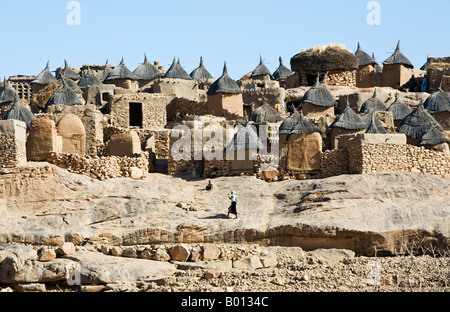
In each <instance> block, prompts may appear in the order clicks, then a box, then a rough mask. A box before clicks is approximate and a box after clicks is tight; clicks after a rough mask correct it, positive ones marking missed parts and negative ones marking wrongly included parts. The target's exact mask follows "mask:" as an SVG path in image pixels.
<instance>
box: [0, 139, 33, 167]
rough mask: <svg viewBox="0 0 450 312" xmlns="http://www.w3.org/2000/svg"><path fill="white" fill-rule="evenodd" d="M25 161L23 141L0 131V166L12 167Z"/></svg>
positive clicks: (25, 154) (25, 152)
mask: <svg viewBox="0 0 450 312" xmlns="http://www.w3.org/2000/svg"><path fill="white" fill-rule="evenodd" d="M26 162H27V151H26V146H25V142H21V141H19V140H17V139H16V138H15V137H14V136H12V135H8V134H5V133H0V167H1V168H14V167H16V166H20V165H22V164H24V163H26Z"/></svg>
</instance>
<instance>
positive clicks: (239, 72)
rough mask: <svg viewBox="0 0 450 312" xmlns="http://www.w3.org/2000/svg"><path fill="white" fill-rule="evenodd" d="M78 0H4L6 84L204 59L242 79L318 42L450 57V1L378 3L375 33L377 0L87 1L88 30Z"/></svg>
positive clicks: (415, 56)
mask: <svg viewBox="0 0 450 312" xmlns="http://www.w3.org/2000/svg"><path fill="white" fill-rule="evenodd" d="M69 2H70V1H69V0H38V1H25V0H16V1H8V0H0V11H1V16H2V19H1V21H2V26H3V31H2V34H1V39H2V40H1V41H2V49H1V52H0V77H2V78H3V76H6V77H9V76H11V75H37V74H38V73H39V72H40V71H41V70H42V69H43V68H44V67H45V64H46V62H47V60H49V61H50V69H51V70H55V69H56V68H57V67H59V66H63V64H64V59H67V61H68V62H69V65H71V66H82V65H83V64H104V63H105V61H106V59H109V63H111V64H114V65H117V64H118V63H119V62H120V59H121V58H122V56H123V57H124V60H125V64H126V65H127V66H128V68H129V69H131V70H134V69H135V68H136V67H137V66H138V65H139V64H140V63H142V62H143V58H144V53H146V54H147V56H148V58H149V60H150V61H154V60H158V61H160V63H161V64H162V65H164V66H166V68H168V67H169V66H170V63H171V62H172V60H173V58H174V57H176V58H180V60H181V64H182V66H183V67H184V69H185V70H186V71H187V72H188V73H190V72H191V71H192V70H193V69H195V68H196V67H197V66H198V63H199V58H200V56H203V59H204V62H205V66H206V68H207V69H208V70H209V71H210V73H211V74H212V75H213V76H215V77H219V76H220V75H221V73H222V68H223V62H224V61H226V62H227V66H228V72H229V74H230V75H231V77H232V78H234V79H239V78H240V77H242V76H243V75H245V74H246V73H248V72H250V71H252V70H253V69H254V68H255V67H256V66H257V65H258V63H259V56H260V54H261V55H262V57H263V60H264V62H265V64H266V66H267V67H268V68H269V70H271V71H272V72H273V71H275V70H276V68H277V67H278V57H279V56H281V57H282V58H283V60H284V63H285V65H286V66H288V67H290V65H289V61H290V58H291V57H292V56H294V55H295V54H296V53H298V52H300V51H301V50H302V49H304V48H306V49H307V48H311V47H313V46H315V45H318V44H328V43H343V44H345V45H346V46H347V48H349V50H351V51H352V52H354V51H355V50H356V46H357V42H358V41H359V42H360V43H361V46H362V48H363V49H364V50H365V51H366V52H368V53H369V54H371V53H372V52H374V53H375V57H376V59H377V61H378V62H380V63H381V62H382V61H384V60H385V59H386V58H387V57H389V56H390V54H391V53H392V52H393V51H394V49H395V46H396V44H397V41H398V40H399V39H400V40H401V43H400V46H401V50H402V52H403V53H404V54H405V55H406V56H407V57H408V58H409V59H410V61H411V62H412V63H413V64H414V66H415V67H421V66H422V65H423V64H424V63H425V61H426V57H427V55H429V56H449V55H450V40H448V38H449V36H448V32H449V30H450V19H449V18H448V15H449V13H450V1H448V0H429V1H424V0H422V1H419V0H409V1H407V0H395V1H394V0H379V1H378V2H379V4H380V8H381V11H380V13H381V25H374V26H370V25H369V24H368V23H367V15H368V14H369V13H370V12H371V10H368V9H367V4H368V3H369V2H370V1H369V0H345V1H344V0H342V1H336V0H322V1H320V0H318V1H311V0H308V1H304V0H277V1H275V0H270V1H269V0H240V1H236V0H228V1H212V0H209V1H204V0H200V1H197V0H191V1H188V0H165V1H161V0H158V1H153V0H149V1H142V0H140V1H138V0H128V1H123V0H120V1H116V0H90V1H88V0H78V3H79V4H80V8H81V11H80V13H81V25H79V26H76V25H75V26H70V25H68V24H67V15H68V14H69V13H70V10H68V9H67V8H66V6H67V4H68V3H69Z"/></svg>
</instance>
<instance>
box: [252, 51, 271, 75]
mask: <svg viewBox="0 0 450 312" xmlns="http://www.w3.org/2000/svg"><path fill="white" fill-rule="evenodd" d="M250 79H273V77H272V74H271V73H270V71H269V69H268V68H267V66H266V65H265V64H264V62H263V60H262V56H259V64H258V66H256V68H255V69H254V70H253V71H252V74H251V75H250Z"/></svg>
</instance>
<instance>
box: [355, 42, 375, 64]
mask: <svg viewBox="0 0 450 312" xmlns="http://www.w3.org/2000/svg"><path fill="white" fill-rule="evenodd" d="M355 55H356V57H357V58H358V59H359V66H366V65H375V64H376V63H377V62H375V60H374V59H373V58H372V57H371V56H370V55H369V54H367V53H366V52H364V51H363V50H362V49H361V45H360V44H359V42H358V48H357V50H356V52H355Z"/></svg>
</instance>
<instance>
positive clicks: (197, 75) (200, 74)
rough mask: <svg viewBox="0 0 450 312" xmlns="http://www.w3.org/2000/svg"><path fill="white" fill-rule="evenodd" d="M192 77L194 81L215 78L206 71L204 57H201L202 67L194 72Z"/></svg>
mask: <svg viewBox="0 0 450 312" xmlns="http://www.w3.org/2000/svg"><path fill="white" fill-rule="evenodd" d="M190 76H191V77H192V79H196V80H200V79H210V78H213V76H212V75H211V74H210V73H209V72H208V71H207V70H206V68H205V64H203V57H200V65H199V66H198V67H197V68H196V69H194V70H193V71H192V73H191V74H190Z"/></svg>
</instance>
